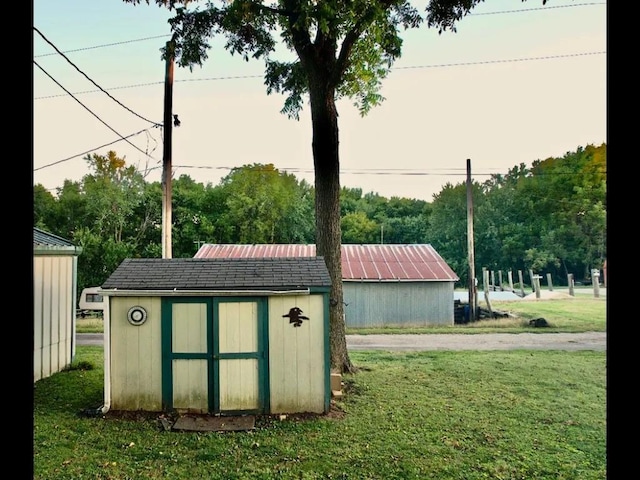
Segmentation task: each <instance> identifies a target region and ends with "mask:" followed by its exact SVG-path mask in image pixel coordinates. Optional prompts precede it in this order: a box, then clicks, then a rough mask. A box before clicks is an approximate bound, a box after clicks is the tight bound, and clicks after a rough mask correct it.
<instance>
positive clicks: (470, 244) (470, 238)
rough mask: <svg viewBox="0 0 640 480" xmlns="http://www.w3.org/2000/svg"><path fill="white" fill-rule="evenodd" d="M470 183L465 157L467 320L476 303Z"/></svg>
mask: <svg viewBox="0 0 640 480" xmlns="http://www.w3.org/2000/svg"><path fill="white" fill-rule="evenodd" d="M472 187H473V186H472V184H471V160H470V159H468V158H467V246H468V254H469V320H471V321H475V320H476V319H477V318H476V306H477V303H478V297H477V289H476V268H475V256H474V246H473V188H472Z"/></svg>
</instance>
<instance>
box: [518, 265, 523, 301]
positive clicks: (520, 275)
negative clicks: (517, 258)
mask: <svg viewBox="0 0 640 480" xmlns="http://www.w3.org/2000/svg"><path fill="white" fill-rule="evenodd" d="M518 281H519V282H520V296H521V297H524V277H523V275H522V270H518Z"/></svg>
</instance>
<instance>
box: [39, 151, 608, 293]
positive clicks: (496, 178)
mask: <svg viewBox="0 0 640 480" xmlns="http://www.w3.org/2000/svg"><path fill="white" fill-rule="evenodd" d="M84 160H85V161H86V162H87V164H88V167H89V172H90V173H88V174H87V175H85V176H84V177H82V179H81V180H80V181H71V180H65V181H64V184H63V185H62V187H59V188H57V189H56V192H55V194H53V193H51V192H50V191H48V190H47V189H46V188H45V187H44V186H43V185H41V184H37V185H35V186H34V190H33V193H34V216H33V218H34V226H36V227H39V228H42V229H44V230H46V231H48V232H51V233H53V234H56V235H59V236H61V237H63V238H67V239H69V240H71V241H72V242H73V243H74V244H76V245H77V246H80V247H82V254H81V255H80V256H79V258H78V291H81V289H82V288H84V287H87V286H94V285H101V284H102V283H103V282H104V280H106V278H107V277H108V276H109V275H110V274H111V272H113V270H115V268H116V267H117V266H118V265H119V264H120V262H122V260H123V259H125V258H134V257H143V258H144V257H149V258H154V257H155V258H160V257H161V256H162V238H161V235H162V185H161V184H160V182H148V181H146V180H145V176H146V174H145V172H143V171H139V170H137V169H136V168H135V167H134V166H131V165H127V164H126V162H125V159H124V158H120V157H119V156H118V155H117V153H116V152H114V151H109V152H108V153H107V154H106V155H99V154H96V153H94V154H92V155H87V156H86V157H85V158H84ZM471 188H472V198H473V213H474V218H473V224H474V257H475V263H476V265H475V268H476V272H479V271H482V268H483V267H485V268H487V269H489V270H493V271H509V270H514V271H515V270H523V271H529V270H530V269H532V270H534V271H536V272H545V273H549V274H551V276H552V278H553V282H554V284H557V285H563V284H565V285H566V279H567V275H568V274H569V273H571V274H573V275H574V278H575V279H577V280H587V279H589V275H590V272H591V269H592V268H601V267H602V263H603V261H604V259H605V258H606V227H607V221H606V144H602V145H600V146H594V145H587V146H586V147H584V148H583V147H578V148H577V149H576V151H574V152H568V153H566V154H565V155H564V156H562V157H558V158H548V159H546V160H536V161H534V162H533V163H532V165H531V166H530V167H528V166H526V165H525V164H520V165H517V166H514V167H513V168H511V169H509V171H508V173H506V174H504V175H492V176H491V177H490V178H489V179H488V180H487V181H485V182H482V183H480V182H477V181H475V180H474V181H472V182H471ZM314 215H315V192H314V187H313V186H312V185H310V184H309V183H307V182H306V181H305V180H298V179H297V178H296V177H295V176H294V175H292V174H288V173H286V172H280V171H279V170H278V169H277V168H276V167H275V166H274V165H273V164H259V163H255V164H250V165H244V166H242V167H238V168H234V169H232V170H231V171H230V173H229V174H228V175H227V176H225V177H224V178H222V179H221V181H220V182H219V183H218V184H217V185H213V184H210V183H208V184H203V183H200V182H196V181H195V180H193V179H192V178H191V177H190V176H189V175H181V176H180V177H179V178H177V179H174V180H173V181H172V233H171V235H172V257H174V258H189V257H193V256H194V254H195V253H196V251H197V250H198V248H199V247H200V246H201V245H202V244H203V243H240V244H259V243H269V244H278V243H293V244H313V243H315V231H316V230H315V218H314ZM340 219H341V230H342V233H341V237H342V238H341V241H342V243H348V244H377V243H386V244H413V243H429V244H431V245H432V246H433V247H434V248H435V249H436V250H437V251H438V253H440V255H441V256H442V257H443V258H444V259H445V261H446V262H447V263H448V264H449V265H450V266H451V267H452V268H453V270H454V271H455V272H456V273H457V274H458V276H459V277H460V281H459V284H458V285H457V286H459V287H465V286H466V285H467V278H468V251H467V249H468V246H467V245H468V242H467V185H466V181H465V182H461V183H458V184H456V185H453V184H451V183H447V184H445V185H444V186H443V188H442V190H441V191H440V192H439V193H437V194H435V195H434V196H433V200H432V201H431V202H427V201H424V200H418V199H411V198H400V197H391V198H386V197H383V196H381V195H378V194H377V193H373V192H369V193H363V191H362V189H360V188H347V187H342V188H341V192H340Z"/></svg>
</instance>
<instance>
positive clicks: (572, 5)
mask: <svg viewBox="0 0 640 480" xmlns="http://www.w3.org/2000/svg"><path fill="white" fill-rule="evenodd" d="M606 4H607V2H592V3H572V4H571V5H549V6H545V7H534V8H519V9H516V10H500V11H497V12H484V13H473V12H470V13H469V16H473V17H478V16H480V15H501V14H503V13H526V12H532V11H535V10H550V9H552V8H571V7H589V6H593V5H606Z"/></svg>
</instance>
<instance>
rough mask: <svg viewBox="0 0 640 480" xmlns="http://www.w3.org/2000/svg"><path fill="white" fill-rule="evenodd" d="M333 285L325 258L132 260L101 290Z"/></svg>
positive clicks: (256, 288)
mask: <svg viewBox="0 0 640 480" xmlns="http://www.w3.org/2000/svg"><path fill="white" fill-rule="evenodd" d="M330 286H331V278H330V277H329V272H328V270H327V267H326V265H325V263H324V259H323V258H322V257H302V258H301V257H290V258H217V259H210V258H205V259H202V258H169V259H166V258H129V259H125V260H124V261H123V262H122V263H121V264H120V265H119V266H118V268H116V270H115V271H114V272H113V273H112V274H111V275H110V276H109V278H107V280H106V281H105V282H104V283H103V284H102V289H119V290H163V291H165V290H176V291H181V290H182V291H224V290H240V291H242V290H261V291H264V290H273V291H289V290H299V289H306V288H323V287H324V288H326V287H330Z"/></svg>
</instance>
